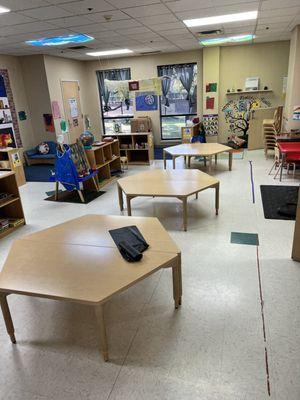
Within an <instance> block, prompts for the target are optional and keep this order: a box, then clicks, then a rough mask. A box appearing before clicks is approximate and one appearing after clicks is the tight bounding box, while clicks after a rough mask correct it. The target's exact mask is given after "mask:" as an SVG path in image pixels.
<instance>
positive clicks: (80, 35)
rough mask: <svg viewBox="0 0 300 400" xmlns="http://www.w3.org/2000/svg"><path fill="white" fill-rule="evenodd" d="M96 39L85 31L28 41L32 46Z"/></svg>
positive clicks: (59, 44) (58, 44)
mask: <svg viewBox="0 0 300 400" xmlns="http://www.w3.org/2000/svg"><path fill="white" fill-rule="evenodd" d="M91 40H94V38H93V37H92V36H88V35H84V34H83V33H75V34H72V35H65V36H55V37H50V38H42V39H36V40H28V41H27V42H26V43H27V44H30V45H31V46H38V47H42V46H62V45H66V44H72V43H86V42H90V41H91Z"/></svg>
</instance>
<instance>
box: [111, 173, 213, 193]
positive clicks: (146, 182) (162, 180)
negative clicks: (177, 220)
mask: <svg viewBox="0 0 300 400" xmlns="http://www.w3.org/2000/svg"><path fill="white" fill-rule="evenodd" d="M218 183H219V181H218V179H216V178H214V177H212V176H210V175H208V174H205V173H204V172H201V171H198V170H196V169H189V170H184V169H182V170H175V171H164V170H159V169H156V170H152V171H147V172H140V173H138V174H134V175H131V176H128V177H126V178H121V179H119V180H118V185H119V186H121V188H122V190H123V192H124V193H125V194H126V195H131V196H159V197H179V196H190V195H192V194H195V193H198V192H200V191H202V190H205V189H208V188H209V187H214V186H215V185H216V184H218Z"/></svg>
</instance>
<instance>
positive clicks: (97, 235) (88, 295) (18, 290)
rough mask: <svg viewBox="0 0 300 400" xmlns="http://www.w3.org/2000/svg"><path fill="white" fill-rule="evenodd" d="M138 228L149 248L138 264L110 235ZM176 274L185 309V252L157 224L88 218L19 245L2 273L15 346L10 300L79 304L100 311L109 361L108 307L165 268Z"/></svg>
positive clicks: (0, 285) (0, 293)
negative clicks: (127, 258)
mask: <svg viewBox="0 0 300 400" xmlns="http://www.w3.org/2000/svg"><path fill="white" fill-rule="evenodd" d="M130 225H136V226H137V227H138V228H139V230H140V231H141V233H142V235H143V236H144V237H145V239H146V241H147V242H148V243H149V245H150V246H149V249H148V250H147V251H146V252H144V254H143V258H142V260H141V261H139V262H137V263H129V262H127V261H125V260H124V259H123V257H122V256H121V254H120V253H119V251H118V249H117V247H116V245H115V244H114V242H113V240H112V239H111V236H110V234H109V232H108V230H111V229H116V228H121V227H124V226H130ZM168 267H171V268H172V271H173V296H174V300H175V307H176V308H178V306H179V305H180V304H181V293H182V284H181V256H180V250H179V249H178V247H177V246H176V244H175V243H174V242H173V240H172V239H171V238H170V236H169V235H168V233H167V232H166V231H165V229H164V228H163V226H162V225H161V224H160V222H159V221H158V220H157V218H145V217H136V218H132V217H123V216H122V217H120V216H107V215H106V216H102V215H86V216H83V217H80V218H76V219H74V220H71V221H68V222H65V223H63V224H60V225H57V226H54V227H52V228H49V229H45V230H43V231H41V232H37V233H34V234H31V235H28V236H25V237H24V238H22V239H19V240H16V241H15V242H14V243H13V245H12V248H11V250H10V252H9V255H8V257H7V260H6V262H5V264H4V267H3V270H2V272H1V273H0V302H1V308H2V311H3V315H4V319H5V323H6V328H7V332H8V334H9V335H10V337H11V340H12V342H15V337H14V328H13V323H12V319H11V316H10V312H9V308H8V303H7V300H6V297H7V295H9V294H13V293H15V294H23V295H28V296H36V297H45V298H49V299H56V300H64V301H73V302H78V303H83V304H88V305H93V306H95V307H96V316H97V319H98V322H99V329H100V347H101V350H102V352H103V356H104V359H105V360H107V359H108V349H107V342H106V333H105V325H104V319H103V309H102V304H103V303H105V302H106V301H107V300H108V299H110V298H111V297H112V296H113V295H115V294H117V293H119V292H121V291H123V290H125V289H126V288H129V287H130V286H132V285H134V284H135V283H137V282H139V281H140V280H142V279H144V278H146V277H147V276H149V275H150V274H152V273H154V272H155V271H157V270H159V269H161V268H168Z"/></svg>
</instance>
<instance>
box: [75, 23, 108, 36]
mask: <svg viewBox="0 0 300 400" xmlns="http://www.w3.org/2000/svg"><path fill="white" fill-rule="evenodd" d="M76 31H77V32H80V33H87V34H89V33H91V34H93V33H94V32H102V31H107V29H106V27H105V26H104V25H102V24H91V23H90V24H88V25H80V26H77V27H76Z"/></svg>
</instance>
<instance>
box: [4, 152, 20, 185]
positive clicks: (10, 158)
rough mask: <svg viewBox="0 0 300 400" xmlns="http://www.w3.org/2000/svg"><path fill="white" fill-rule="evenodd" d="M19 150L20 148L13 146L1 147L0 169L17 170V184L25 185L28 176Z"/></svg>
mask: <svg viewBox="0 0 300 400" xmlns="http://www.w3.org/2000/svg"><path fill="white" fill-rule="evenodd" d="M19 151H20V149H16V148H13V147H6V148H4V149H2V148H0V171H13V172H15V173H16V180H17V184H18V186H22V185H25V183H26V178H25V173H24V168H23V163H22V160H21V157H20V153H19Z"/></svg>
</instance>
